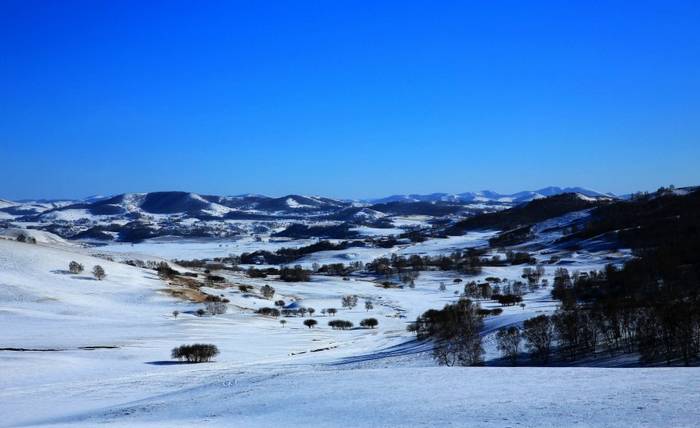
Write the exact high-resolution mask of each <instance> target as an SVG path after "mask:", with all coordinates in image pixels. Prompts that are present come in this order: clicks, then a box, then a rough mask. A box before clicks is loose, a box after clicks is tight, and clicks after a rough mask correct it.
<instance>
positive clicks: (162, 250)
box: [98, 237, 316, 260]
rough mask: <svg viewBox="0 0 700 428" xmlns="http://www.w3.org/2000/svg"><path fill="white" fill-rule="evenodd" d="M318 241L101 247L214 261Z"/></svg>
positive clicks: (173, 241) (179, 241)
mask: <svg viewBox="0 0 700 428" xmlns="http://www.w3.org/2000/svg"><path fill="white" fill-rule="evenodd" d="M314 242H316V240H314V239H308V240H295V241H289V240H283V239H280V240H275V241H270V240H266V241H262V242H260V241H256V240H255V239H254V238H252V237H245V238H241V239H185V238H177V237H175V238H173V237H170V238H169V237H163V238H156V239H148V240H146V241H143V242H139V243H134V244H130V243H110V244H108V245H105V246H101V247H98V248H99V250H100V251H105V252H115V253H130V254H134V255H139V254H141V255H155V256H158V257H162V258H164V259H169V260H172V259H179V260H191V259H212V258H215V257H228V256H230V255H231V254H241V253H245V252H249V253H252V252H254V251H256V250H267V251H277V250H278V249H280V248H283V247H301V246H305V245H309V244H312V243H314Z"/></svg>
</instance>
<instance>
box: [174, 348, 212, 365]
mask: <svg viewBox="0 0 700 428" xmlns="http://www.w3.org/2000/svg"><path fill="white" fill-rule="evenodd" d="M170 355H171V357H172V358H176V359H178V360H180V361H182V360H185V361H187V362H188V363H204V362H208V361H211V359H212V358H214V357H215V356H217V355H219V349H218V348H217V347H216V345H205V344H201V343H195V344H194V345H181V346H179V347H177V348H173V350H172V352H171V354H170Z"/></svg>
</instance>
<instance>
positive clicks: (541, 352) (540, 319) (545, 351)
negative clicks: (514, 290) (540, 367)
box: [523, 315, 554, 364]
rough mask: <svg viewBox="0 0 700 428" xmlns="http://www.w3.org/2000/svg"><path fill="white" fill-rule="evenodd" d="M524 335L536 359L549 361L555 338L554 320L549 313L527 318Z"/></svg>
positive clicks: (544, 361) (543, 361) (524, 324)
mask: <svg viewBox="0 0 700 428" xmlns="http://www.w3.org/2000/svg"><path fill="white" fill-rule="evenodd" d="M523 327H525V330H524V332H523V335H524V336H525V339H526V340H527V347H528V349H529V350H530V351H531V352H532V354H533V357H534V359H536V360H538V361H540V362H542V363H545V364H546V363H547V362H549V354H550V350H551V347H552V340H553V338H554V329H553V327H552V322H551V320H550V319H549V317H548V316H547V315H540V316H537V317H535V318H530V319H529V320H525V322H524V323H523Z"/></svg>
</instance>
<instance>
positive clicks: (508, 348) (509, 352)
mask: <svg viewBox="0 0 700 428" xmlns="http://www.w3.org/2000/svg"><path fill="white" fill-rule="evenodd" d="M521 338H522V337H521V335H520V329H518V327H508V328H502V329H500V330H498V333H496V342H497V344H498V350H499V351H501V355H503V356H504V357H507V358H508V359H510V362H511V364H512V365H516V363H517V362H518V347H519V346H520V340H521Z"/></svg>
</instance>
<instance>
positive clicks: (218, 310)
mask: <svg viewBox="0 0 700 428" xmlns="http://www.w3.org/2000/svg"><path fill="white" fill-rule="evenodd" d="M205 305H206V307H207V312H209V313H210V314H212V315H222V314H225V313H226V310H227V309H228V308H227V306H226V303H224V302H206V303H205Z"/></svg>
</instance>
